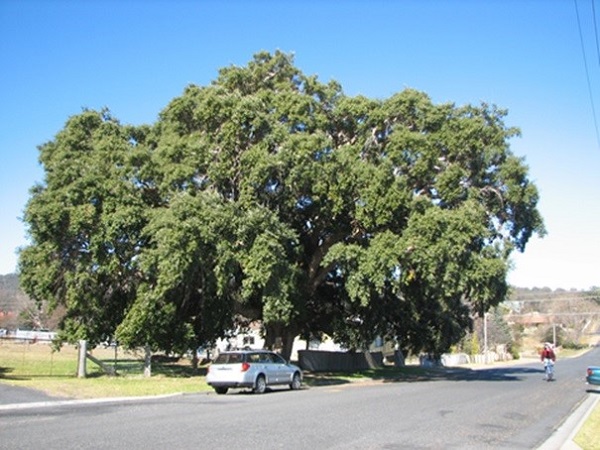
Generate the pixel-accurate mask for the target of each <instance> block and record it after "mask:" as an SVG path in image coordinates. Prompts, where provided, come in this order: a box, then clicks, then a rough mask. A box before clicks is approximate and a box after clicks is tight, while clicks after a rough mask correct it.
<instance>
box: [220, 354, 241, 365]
mask: <svg viewBox="0 0 600 450" xmlns="http://www.w3.org/2000/svg"><path fill="white" fill-rule="evenodd" d="M241 362H244V355H243V354H241V353H221V354H219V356H217V359H215V364H238V363H241Z"/></svg>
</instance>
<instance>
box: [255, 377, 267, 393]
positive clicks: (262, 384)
mask: <svg viewBox="0 0 600 450" xmlns="http://www.w3.org/2000/svg"><path fill="white" fill-rule="evenodd" d="M266 390H267V380H266V379H265V377H264V375H259V376H258V378H257V379H256V383H254V393H255V394H264V393H265V391H266Z"/></svg>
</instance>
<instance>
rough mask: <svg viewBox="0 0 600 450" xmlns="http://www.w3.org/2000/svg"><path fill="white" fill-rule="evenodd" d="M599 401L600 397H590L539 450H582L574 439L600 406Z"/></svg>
mask: <svg viewBox="0 0 600 450" xmlns="http://www.w3.org/2000/svg"><path fill="white" fill-rule="evenodd" d="M598 401H600V397H599V396H597V395H588V396H587V398H586V399H585V400H583V401H582V402H581V403H580V404H579V406H578V407H577V409H576V410H575V411H574V412H573V413H572V414H570V415H569V416H568V417H567V418H566V419H565V421H564V422H563V423H562V424H561V425H560V426H559V427H558V428H557V429H556V431H555V432H554V433H552V435H551V436H550V437H549V438H548V440H546V442H544V443H543V444H542V445H541V446H540V447H538V450H557V449H560V450H581V447H579V445H577V444H576V443H575V442H573V439H574V438H575V436H576V435H577V433H578V432H579V429H580V428H581V426H582V425H583V424H584V423H585V421H586V420H587V418H588V417H589V415H590V413H591V412H592V410H593V409H594V408H595V407H596V405H597V404H598Z"/></svg>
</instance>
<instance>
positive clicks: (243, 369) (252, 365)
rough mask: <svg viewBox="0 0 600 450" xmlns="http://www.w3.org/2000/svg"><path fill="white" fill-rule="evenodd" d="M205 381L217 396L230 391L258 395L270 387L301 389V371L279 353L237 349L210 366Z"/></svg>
mask: <svg viewBox="0 0 600 450" xmlns="http://www.w3.org/2000/svg"><path fill="white" fill-rule="evenodd" d="M206 382H207V384H208V385H209V386H211V387H212V388H213V389H214V390H215V392H216V393H217V394H226V393H227V391H228V390H229V389H230V388H251V389H252V390H253V391H254V392H255V393H256V394H262V393H264V392H265V390H266V389H267V387H268V386H275V385H288V386H289V387H290V389H300V387H301V386H302V370H301V369H300V368H299V367H297V366H295V365H293V364H290V363H288V362H287V361H286V360H285V359H283V358H282V357H281V356H280V355H278V354H277V353H274V352H271V351H267V350H235V351H227V352H221V353H220V354H219V356H217V358H216V359H215V361H214V362H213V363H212V364H211V365H210V366H209V367H208V373H207V374H206Z"/></svg>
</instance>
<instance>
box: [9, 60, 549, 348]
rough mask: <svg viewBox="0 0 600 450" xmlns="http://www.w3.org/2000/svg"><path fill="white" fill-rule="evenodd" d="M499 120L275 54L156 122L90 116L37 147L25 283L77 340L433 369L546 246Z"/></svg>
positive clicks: (529, 187)
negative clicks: (394, 355)
mask: <svg viewBox="0 0 600 450" xmlns="http://www.w3.org/2000/svg"><path fill="white" fill-rule="evenodd" d="M505 114H506V112H505V111H503V110H500V109H498V108H496V107H495V106H490V105H487V104H482V105H479V106H471V105H468V106H464V107H456V106H454V105H452V104H442V105H435V104H433V103H432V102H431V100H430V98H429V97H428V96H427V95H426V94H424V93H422V92H418V91H415V90H411V89H408V90H405V91H402V92H400V93H397V94H395V95H393V96H392V97H390V98H389V99H384V100H370V99H367V98H365V97H361V96H359V97H348V96H346V95H344V93H343V91H342V89H341V86H340V85H339V84H338V83H337V82H334V81H332V82H329V83H327V84H323V83H321V82H320V81H319V80H318V79H317V77H314V76H306V75H304V74H303V73H302V72H301V71H300V70H299V69H297V68H296V67H295V66H294V65H293V58H292V57H291V56H289V55H286V54H283V53H281V52H275V53H274V54H270V53H267V52H262V53H259V54H257V55H255V56H254V58H253V60H252V61H250V62H249V63H248V65H247V66H246V67H236V66H232V67H227V68H223V69H222V70H220V72H219V76H218V78H217V79H216V80H215V81H214V82H213V83H211V84H210V85H209V86H206V87H199V86H195V85H190V86H188V87H187V88H186V89H185V90H184V92H183V94H182V95H181V96H180V97H178V98H175V99H173V100H172V101H171V102H170V103H169V105H167V107H166V108H165V109H164V110H163V111H162V112H161V113H160V117H159V120H158V121H157V123H156V124H154V125H151V126H143V127H132V126H123V125H121V124H120V123H119V122H118V121H116V120H115V119H114V118H112V117H111V116H110V114H109V113H108V112H107V111H101V112H94V111H84V112H83V113H82V114H80V115H78V116H75V117H73V118H71V119H70V120H69V121H68V122H67V124H66V126H65V128H64V129H63V130H62V131H61V132H59V133H58V135H57V136H56V138H55V139H54V140H53V141H51V142H49V143H47V144H45V145H43V146H41V147H40V161H41V162H42V164H43V166H44V169H45V171H46V178H45V180H44V183H43V184H41V185H39V186H35V187H34V188H33V189H32V192H31V198H30V201H29V203H28V205H27V209H26V213H25V222H26V223H27V224H28V225H29V230H30V237H31V241H32V245H31V246H30V247H27V248H25V249H24V250H23V252H22V253H21V258H20V270H21V282H22V284H23V287H24V289H25V290H26V292H27V293H28V294H29V295H31V296H32V297H33V298H34V299H36V300H38V301H41V300H50V301H51V302H52V303H53V304H54V305H64V306H65V307H66V311H67V313H66V316H65V319H64V322H63V325H62V328H63V337H64V338H65V339H67V340H74V339H80V338H83V337H85V338H87V339H88V340H91V341H92V342H100V341H101V340H105V339H106V338H107V336H113V335H115V334H116V335H117V337H118V338H119V340H121V341H122V342H123V344H124V345H126V346H129V347H133V346H137V345H150V346H151V347H152V348H154V349H165V350H172V349H182V348H185V347H192V348H193V347H194V346H197V345H200V344H204V343H207V342H211V341H214V340H215V339H216V338H217V337H219V336H222V335H223V334H224V333H225V332H226V331H227V330H229V329H231V328H233V327H235V325H236V321H238V319H240V320H241V319H242V318H243V320H253V319H260V320H263V322H264V323H265V325H266V328H267V330H285V332H286V333H287V334H290V335H292V336H293V335H296V334H298V333H302V334H303V335H321V334H323V333H328V334H330V335H332V336H334V337H335V338H336V340H338V341H339V342H340V343H342V344H344V345H346V346H347V347H349V348H361V347H365V346H366V345H368V343H369V342H370V341H372V339H373V338H374V337H375V336H377V335H380V336H386V337H388V338H394V339H397V341H398V342H399V343H400V345H401V347H402V349H403V350H404V351H405V352H411V353H419V352H421V351H426V352H428V353H432V354H437V355H439V354H441V353H443V352H444V351H446V350H447V349H448V348H449V347H450V346H451V345H453V344H455V343H457V342H459V341H460V340H461V339H462V338H463V336H464V335H465V333H466V332H467V331H468V330H469V329H470V327H471V326H472V318H473V317H474V316H476V315H480V316H481V315H482V314H483V313H484V312H485V311H487V310H488V309H489V308H491V307H493V306H494V305H497V304H498V303H499V302H500V301H502V300H503V299H504V297H505V296H506V293H507V285H506V281H505V279H506V273H507V270H508V267H509V256H510V253H511V252H512V251H513V250H515V249H516V250H523V249H524V247H525V245H526V243H527V240H528V239H529V238H530V237H531V236H532V234H534V233H537V234H540V235H541V234H544V232H545V230H544V227H543V223H542V220H541V217H540V215H539V213H538V211H537V209H536V205H537V201H538V194H537V190H536V188H535V186H534V185H533V184H532V183H531V182H530V181H529V180H528V178H527V167H526V166H525V165H524V164H523V161H522V160H520V159H519V158H516V157H514V155H512V153H511V152H510V150H509V146H508V140H509V139H510V138H512V137H514V136H516V135H518V130H516V129H512V128H506V127H505V126H504V123H503V118H504V116H505ZM287 350H289V349H287Z"/></svg>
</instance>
